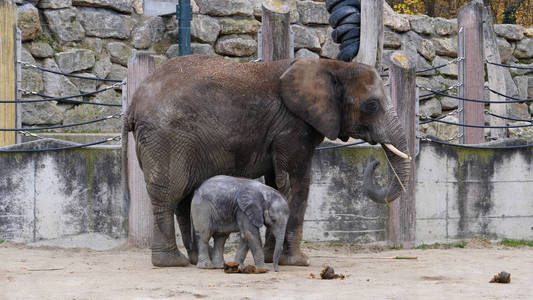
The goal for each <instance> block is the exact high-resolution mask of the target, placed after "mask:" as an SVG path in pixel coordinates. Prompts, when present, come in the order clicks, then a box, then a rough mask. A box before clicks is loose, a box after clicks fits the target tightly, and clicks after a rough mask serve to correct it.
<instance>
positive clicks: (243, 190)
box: [191, 176, 289, 272]
mask: <svg viewBox="0 0 533 300" xmlns="http://www.w3.org/2000/svg"><path fill="white" fill-rule="evenodd" d="M191 218H192V224H193V226H192V230H193V239H194V240H196V241H197V242H198V264H197V267H199V268H223V267H224V243H225V242H226V239H227V238H228V236H229V234H230V233H231V232H237V231H239V232H240V243H239V249H238V250H237V254H235V261H236V262H238V263H239V267H241V268H242V267H244V266H243V262H244V259H245V258H246V254H247V253H248V249H251V250H252V254H253V257H254V262H255V266H256V268H266V267H265V259H264V255H263V248H262V245H261V235H260V233H259V228H261V226H263V224H265V225H266V226H267V227H268V228H269V229H270V230H271V232H272V233H273V234H274V237H275V238H276V245H275V249H274V257H273V263H274V270H275V271H276V272H277V271H278V260H279V256H280V254H281V250H282V247H283V240H284V239H285V228H286V227H287V220H288V219H289V207H288V205H287V202H286V201H285V199H284V198H283V196H281V194H280V193H279V192H278V191H276V190H275V189H273V188H271V187H268V186H266V185H264V184H262V183H260V182H258V181H255V180H251V179H245V178H236V177H230V176H215V177H212V178H210V179H208V180H206V181H205V182H204V183H203V184H202V185H201V186H200V187H199V188H198V189H197V190H196V192H195V193H194V197H193V199H192V203H191ZM211 237H213V239H214V249H213V253H212V255H211V259H212V260H211V259H210V258H209V239H210V238H211Z"/></svg>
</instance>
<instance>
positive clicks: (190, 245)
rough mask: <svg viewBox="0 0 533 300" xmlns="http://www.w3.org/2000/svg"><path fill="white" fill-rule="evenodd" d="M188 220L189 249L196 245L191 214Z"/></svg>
mask: <svg viewBox="0 0 533 300" xmlns="http://www.w3.org/2000/svg"><path fill="white" fill-rule="evenodd" d="M190 220H191V239H190V240H189V249H194V246H195V245H196V234H194V222H193V221H192V216H191V218H190Z"/></svg>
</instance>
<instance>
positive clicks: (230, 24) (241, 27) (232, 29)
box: [218, 18, 261, 34]
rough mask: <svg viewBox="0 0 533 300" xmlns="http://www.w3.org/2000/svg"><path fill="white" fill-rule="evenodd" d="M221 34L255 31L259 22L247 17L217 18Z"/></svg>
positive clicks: (259, 25)
mask: <svg viewBox="0 0 533 300" xmlns="http://www.w3.org/2000/svg"><path fill="white" fill-rule="evenodd" d="M218 22H219V25H220V33H221V34H239V33H257V31H258V30H259V28H261V23H259V21H257V20H256V19H249V18H220V19H218Z"/></svg>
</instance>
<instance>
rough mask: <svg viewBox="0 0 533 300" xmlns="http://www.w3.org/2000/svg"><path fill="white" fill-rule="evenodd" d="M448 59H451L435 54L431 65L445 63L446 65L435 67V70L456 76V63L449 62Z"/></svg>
mask: <svg viewBox="0 0 533 300" xmlns="http://www.w3.org/2000/svg"><path fill="white" fill-rule="evenodd" d="M450 61H451V59H446V58H444V57H441V56H436V57H435V59H433V66H434V67H436V66H440V65H443V64H446V66H444V67H441V68H439V69H437V72H440V73H441V74H444V75H447V76H451V77H454V78H457V74H458V70H459V68H458V66H457V64H456V63H452V64H450V63H449V62H450Z"/></svg>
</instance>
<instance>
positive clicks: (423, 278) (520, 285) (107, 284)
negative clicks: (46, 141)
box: [0, 243, 533, 299]
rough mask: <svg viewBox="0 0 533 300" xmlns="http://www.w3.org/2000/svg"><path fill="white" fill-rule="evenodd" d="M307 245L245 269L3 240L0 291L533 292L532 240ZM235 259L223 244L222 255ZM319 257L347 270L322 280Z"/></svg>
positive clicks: (244, 294)
mask: <svg viewBox="0 0 533 300" xmlns="http://www.w3.org/2000/svg"><path fill="white" fill-rule="evenodd" d="M304 247H305V252H306V253H308V254H309V255H310V258H311V266H309V267H290V266H280V272H278V273H275V272H269V273H266V274H250V275H246V274H225V273H224V272H223V271H222V270H200V269H197V268H196V267H193V266H189V267H187V268H155V267H152V265H151V264H150V255H149V254H150V253H149V251H148V250H139V249H132V248H122V249H117V250H111V251H92V250H84V249H74V250H65V249H58V248H29V247H26V246H20V245H13V244H9V243H3V244H0V260H1V264H0V299H197V298H209V299H533V248H531V247H529V248H527V247H523V248H503V247H501V246H486V245H482V246H479V245H478V246H467V247H466V248H464V249H460V248H451V249H430V250H385V251H380V249H375V248H368V247H367V248H362V247H358V246H353V245H351V246H350V245H341V244H335V245H332V244H306V245H305V246H304ZM392 256H416V257H418V259H417V260H398V259H391V258H390V257H392ZM231 258H232V254H231V253H228V254H227V255H226V260H231ZM248 260H250V254H249V257H248ZM325 265H330V266H332V267H333V268H334V269H335V272H336V273H341V274H345V275H346V278H345V279H344V280H320V279H318V278H319V277H320V275H319V274H320V271H321V270H322V268H323V267H324V266H325ZM269 267H271V265H269ZM502 270H505V271H507V272H510V273H511V274H512V276H511V279H512V280H511V283H510V284H494V283H489V280H490V279H491V278H492V276H493V275H494V274H496V273H498V272H499V271H502ZM311 273H313V274H314V275H315V276H316V277H317V278H316V279H314V278H312V276H311Z"/></svg>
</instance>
